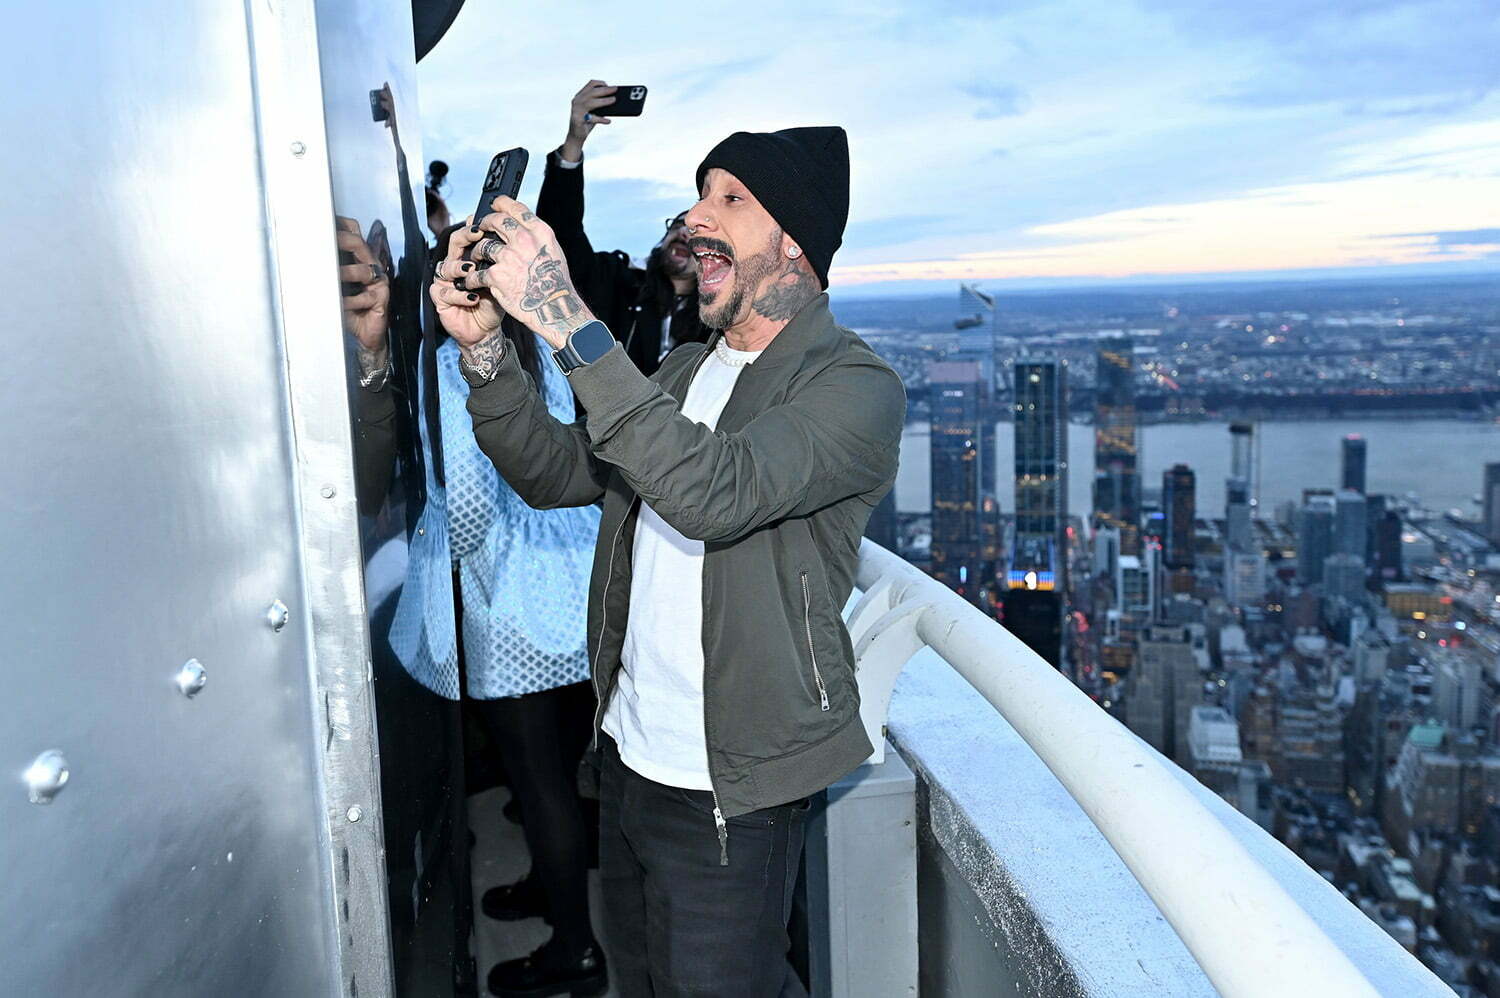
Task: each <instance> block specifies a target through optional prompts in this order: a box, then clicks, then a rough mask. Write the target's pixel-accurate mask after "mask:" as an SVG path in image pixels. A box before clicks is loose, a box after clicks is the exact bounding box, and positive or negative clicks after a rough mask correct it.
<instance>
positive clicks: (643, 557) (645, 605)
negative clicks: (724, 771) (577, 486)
mask: <svg viewBox="0 0 1500 998" xmlns="http://www.w3.org/2000/svg"><path fill="white" fill-rule="evenodd" d="M759 356H760V351H759V350H756V351H754V352H748V351H743V350H731V349H730V348H729V347H727V346H725V345H724V343H723V341H722V340H721V341H720V343H719V347H718V350H717V351H715V352H714V353H711V354H709V356H708V358H707V359H706V360H704V361H703V366H702V367H700V368H698V373H697V374H696V375H695V376H694V377H693V383H692V385H690V386H689V387H688V392H687V398H686V399H685V400H683V403H682V414H683V415H684V416H686V417H688V418H689V419H691V420H693V421H694V422H697V423H702V424H703V425H704V426H707V427H708V428H709V429H714V428H715V427H716V426H718V423H719V414H720V413H721V412H723V411H724V405H725V404H726V403H727V402H728V401H729V396H730V393H731V392H733V391H734V383H735V382H736V381H737V380H738V379H739V376H740V372H741V371H743V370H744V369H745V365H747V364H750V363H752V362H754V360H755V358H757V357H759ZM634 556H635V560H634V567H633V569H632V570H631V581H630V617H629V620H628V621H627V622H626V625H625V646H624V648H623V649H622V651H621V653H620V660H621V667H620V672H619V679H618V680H617V681H616V685H615V692H614V696H613V697H611V699H610V701H609V707H608V708H607V709H606V710H605V712H604V730H605V731H606V732H607V733H608V734H609V735H610V737H612V738H613V739H614V740H615V742H616V743H618V745H619V747H620V759H621V760H622V761H623V762H624V763H625V765H627V766H629V767H630V768H631V769H632V770H634V771H635V772H637V773H639V774H640V775H641V776H644V777H645V778H646V779H648V780H655V781H656V782H657V783H664V784H666V785H667V786H669V787H681V788H683V789H684V790H712V789H713V785H712V784H711V783H710V782H709V778H708V743H707V740H706V738H705V737H704V733H703V542H702V541H695V540H689V539H688V538H686V537H684V536H682V534H680V533H678V532H677V530H676V529H675V528H674V527H672V526H671V525H670V524H668V523H667V521H665V520H663V519H662V518H661V517H660V516H657V515H656V511H655V510H653V509H652V508H651V507H650V505H649V504H647V503H645V502H642V503H641V513H640V518H639V520H638V521H637V523H636V527H635V547H634Z"/></svg>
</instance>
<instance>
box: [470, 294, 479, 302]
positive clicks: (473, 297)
mask: <svg viewBox="0 0 1500 998" xmlns="http://www.w3.org/2000/svg"><path fill="white" fill-rule="evenodd" d="M478 300H479V296H478V295H470V296H469V301H478Z"/></svg>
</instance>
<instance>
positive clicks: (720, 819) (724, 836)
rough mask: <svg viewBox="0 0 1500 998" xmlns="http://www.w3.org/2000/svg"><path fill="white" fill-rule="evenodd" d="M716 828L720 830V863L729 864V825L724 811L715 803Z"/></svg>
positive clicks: (721, 864)
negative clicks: (725, 819)
mask: <svg viewBox="0 0 1500 998" xmlns="http://www.w3.org/2000/svg"><path fill="white" fill-rule="evenodd" d="M714 828H716V829H717V830H718V832H719V865H720V866H728V865H729V825H728V823H726V822H725V821H724V813H723V812H722V811H720V810H719V806H718V805H717V804H715V805H714Z"/></svg>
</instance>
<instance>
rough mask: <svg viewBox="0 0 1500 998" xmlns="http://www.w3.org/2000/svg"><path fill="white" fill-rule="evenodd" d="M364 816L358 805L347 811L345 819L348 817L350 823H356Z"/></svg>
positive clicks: (362, 809)
mask: <svg viewBox="0 0 1500 998" xmlns="http://www.w3.org/2000/svg"><path fill="white" fill-rule="evenodd" d="M364 816H365V812H364V808H362V807H360V806H359V805H358V804H356V805H354V806H353V807H351V808H350V809H349V812H348V814H347V815H346V817H348V819H349V820H350V821H358V820H359V819H360V818H363V817H364Z"/></svg>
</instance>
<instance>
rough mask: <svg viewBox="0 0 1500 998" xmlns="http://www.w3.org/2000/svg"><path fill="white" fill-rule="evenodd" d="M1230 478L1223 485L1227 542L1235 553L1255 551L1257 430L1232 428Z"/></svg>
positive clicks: (1248, 426)
mask: <svg viewBox="0 0 1500 998" xmlns="http://www.w3.org/2000/svg"><path fill="white" fill-rule="evenodd" d="M1229 447H1230V451H1229V458H1230V461H1229V478H1228V480H1227V481H1226V482H1225V483H1224V535H1225V536H1224V541H1225V543H1226V544H1228V546H1229V548H1230V550H1232V551H1251V550H1253V549H1254V547H1255V540H1254V533H1253V528H1252V526H1251V520H1252V518H1253V516H1254V510H1255V427H1254V426H1253V425H1252V424H1250V423H1230V424H1229Z"/></svg>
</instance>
